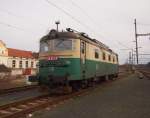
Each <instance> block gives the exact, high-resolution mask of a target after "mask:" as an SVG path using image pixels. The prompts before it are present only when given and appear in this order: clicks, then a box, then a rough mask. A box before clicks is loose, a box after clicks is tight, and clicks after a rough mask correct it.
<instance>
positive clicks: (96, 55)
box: [95, 49, 99, 59]
mask: <svg viewBox="0 0 150 118" xmlns="http://www.w3.org/2000/svg"><path fill="white" fill-rule="evenodd" d="M95 58H96V59H98V58H99V53H98V49H95Z"/></svg>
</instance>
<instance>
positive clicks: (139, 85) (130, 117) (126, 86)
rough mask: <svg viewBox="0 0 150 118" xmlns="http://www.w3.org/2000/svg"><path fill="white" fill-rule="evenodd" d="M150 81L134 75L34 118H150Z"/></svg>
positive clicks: (35, 115) (35, 114)
mask: <svg viewBox="0 0 150 118" xmlns="http://www.w3.org/2000/svg"><path fill="white" fill-rule="evenodd" d="M149 93H150V80H149V79H148V78H143V79H139V77H138V76H137V75H136V74H132V75H130V76H128V77H125V78H123V79H119V80H117V81H114V82H111V83H109V84H107V85H106V86H99V87H98V88H96V89H94V90H93V91H92V92H90V93H89V94H87V95H84V96H80V97H77V98H75V99H71V100H68V101H66V102H65V103H64V104H61V105H59V107H56V106H54V107H53V108H52V109H51V108H46V109H44V110H40V111H37V112H35V113H33V114H32V115H31V114H30V116H31V117H32V118H66V117H67V118H150V94H149Z"/></svg>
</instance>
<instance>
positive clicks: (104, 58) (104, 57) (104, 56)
mask: <svg viewBox="0 0 150 118" xmlns="http://www.w3.org/2000/svg"><path fill="white" fill-rule="evenodd" d="M103 60H106V55H105V53H104V52H103Z"/></svg>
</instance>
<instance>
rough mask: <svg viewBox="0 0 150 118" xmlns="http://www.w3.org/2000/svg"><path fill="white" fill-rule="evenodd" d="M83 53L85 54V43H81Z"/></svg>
mask: <svg viewBox="0 0 150 118" xmlns="http://www.w3.org/2000/svg"><path fill="white" fill-rule="evenodd" d="M81 52H82V53H83V54H84V52H85V43H84V42H81Z"/></svg>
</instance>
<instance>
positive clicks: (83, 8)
mask: <svg viewBox="0 0 150 118" xmlns="http://www.w3.org/2000/svg"><path fill="white" fill-rule="evenodd" d="M49 1H50V2H49V3H48V2H47V0H0V40H3V41H4V42H5V43H6V45H7V47H11V48H18V49H24V50H31V51H38V50H39V47H38V46H39V40H40V38H41V37H42V36H43V35H45V34H46V33H48V32H49V30H50V29H51V28H56V26H55V21H56V20H59V21H60V22H61V24H60V27H59V28H60V29H65V28H66V27H71V28H73V29H76V30H78V31H81V32H86V33H87V34H88V35H89V36H91V37H92V38H96V39H97V40H99V41H101V42H103V43H105V44H106V45H108V46H109V47H110V48H111V49H113V50H114V51H116V52H117V53H118V54H119V61H120V63H125V62H126V61H127V58H128V52H129V50H121V49H126V48H129V49H130V48H135V43H134V42H133V41H134V40H135V37H134V24H133V23H134V18H136V19H137V28H138V33H150V0H49ZM56 7H57V8H56ZM64 12H65V13H64ZM138 42H139V47H142V48H139V52H140V53H149V54H150V40H149V37H139V38H138ZM140 58H150V56H145V57H140ZM148 60H149V61H150V59H142V60H140V62H141V63H142V62H145V61H148Z"/></svg>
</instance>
